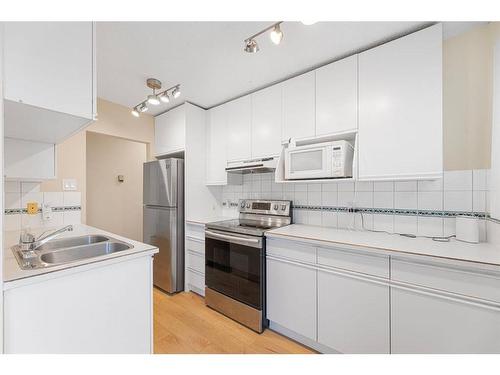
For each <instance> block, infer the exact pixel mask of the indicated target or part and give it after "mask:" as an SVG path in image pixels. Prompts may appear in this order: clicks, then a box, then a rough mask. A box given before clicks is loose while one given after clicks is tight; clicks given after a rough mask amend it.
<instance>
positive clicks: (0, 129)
mask: <svg viewBox="0 0 500 375" xmlns="http://www.w3.org/2000/svg"><path fill="white" fill-rule="evenodd" d="M3 27H4V25H3V22H0V197H2V199H1V203H0V209H1V210H2V215H0V228H2V230H0V244H2V249H3V206H4V205H3V92H2V88H3V81H2V78H3ZM0 291H3V251H0ZM0 353H3V293H2V295H1V297H0Z"/></svg>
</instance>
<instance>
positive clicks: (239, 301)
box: [205, 199, 292, 332]
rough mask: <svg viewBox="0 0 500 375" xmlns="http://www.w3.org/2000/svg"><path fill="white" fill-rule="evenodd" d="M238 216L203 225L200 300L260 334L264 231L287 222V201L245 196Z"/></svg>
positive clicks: (289, 217)
mask: <svg viewBox="0 0 500 375" xmlns="http://www.w3.org/2000/svg"><path fill="white" fill-rule="evenodd" d="M239 212H240V214H239V218H238V219H234V220H224V221H218V222H214V223H208V224H207V225H206V229H205V284H206V288H205V303H206V304H207V306H209V307H211V308H213V309H214V310H217V311H219V312H221V313H222V314H224V315H227V316H228V317H230V318H232V319H234V320H236V321H238V322H240V323H241V324H243V325H245V326H247V327H249V328H251V329H253V330H254V331H257V332H262V331H263V330H264V328H265V327H266V325H267V323H266V319H265V316H266V315H265V314H266V308H265V307H266V306H265V301H266V298H265V297H266V296H265V292H266V288H265V280H266V259H265V258H266V238H265V232H266V231H267V230H271V229H275V228H279V227H282V226H284V225H289V224H291V223H292V202H291V201H281V200H262V199H246V200H240V202H239Z"/></svg>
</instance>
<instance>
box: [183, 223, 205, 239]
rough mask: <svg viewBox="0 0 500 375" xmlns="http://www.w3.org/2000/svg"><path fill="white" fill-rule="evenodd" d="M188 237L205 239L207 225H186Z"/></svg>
mask: <svg viewBox="0 0 500 375" xmlns="http://www.w3.org/2000/svg"><path fill="white" fill-rule="evenodd" d="M186 237H194V238H200V239H204V238H205V224H195V223H186Z"/></svg>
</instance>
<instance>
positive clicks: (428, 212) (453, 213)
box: [293, 205, 500, 223]
mask: <svg viewBox="0 0 500 375" xmlns="http://www.w3.org/2000/svg"><path fill="white" fill-rule="evenodd" d="M293 208H294V209H297V210H309V211H334V212H350V211H351V210H352V208H351V207H341V206H308V205H294V206H293ZM355 212H363V213H369V214H380V215H403V216H427V217H456V216H468V217H479V218H483V219H486V218H489V215H488V214H487V213H486V212H464V211H431V210H407V209H399V208H365V207H356V208H355ZM498 222H499V223H500V220H498Z"/></svg>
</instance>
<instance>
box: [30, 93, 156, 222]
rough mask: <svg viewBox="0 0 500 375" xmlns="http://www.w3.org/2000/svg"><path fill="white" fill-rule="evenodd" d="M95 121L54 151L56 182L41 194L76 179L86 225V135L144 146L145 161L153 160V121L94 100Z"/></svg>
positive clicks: (51, 182) (43, 186)
mask: <svg viewBox="0 0 500 375" xmlns="http://www.w3.org/2000/svg"><path fill="white" fill-rule="evenodd" d="M97 113H98V119H97V121H95V122H94V123H93V124H92V125H90V126H89V127H87V128H86V129H85V131H82V132H80V133H77V134H75V135H73V136H72V137H71V138H68V139H67V140H66V141H64V142H63V143H61V144H58V145H57V147H56V152H57V164H56V166H57V167H56V168H57V171H56V172H57V179H55V180H51V181H46V182H43V183H42V185H41V187H40V189H41V191H61V190H62V180H63V179H64V178H75V179H76V180H77V183H78V190H79V191H81V192H82V223H86V213H87V210H86V198H87V192H86V174H87V170H86V143H87V142H86V132H87V131H92V132H94V133H100V134H106V135H111V136H114V137H118V138H124V139H128V140H132V141H139V142H142V143H145V144H146V149H147V157H148V160H153V159H154V157H153V155H154V151H153V147H154V118H153V116H151V115H144V114H142V115H141V116H140V117H139V118H137V117H134V116H132V115H131V114H130V108H128V107H125V106H122V105H119V104H115V103H112V102H108V101H106V100H103V99H98V100H97Z"/></svg>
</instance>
